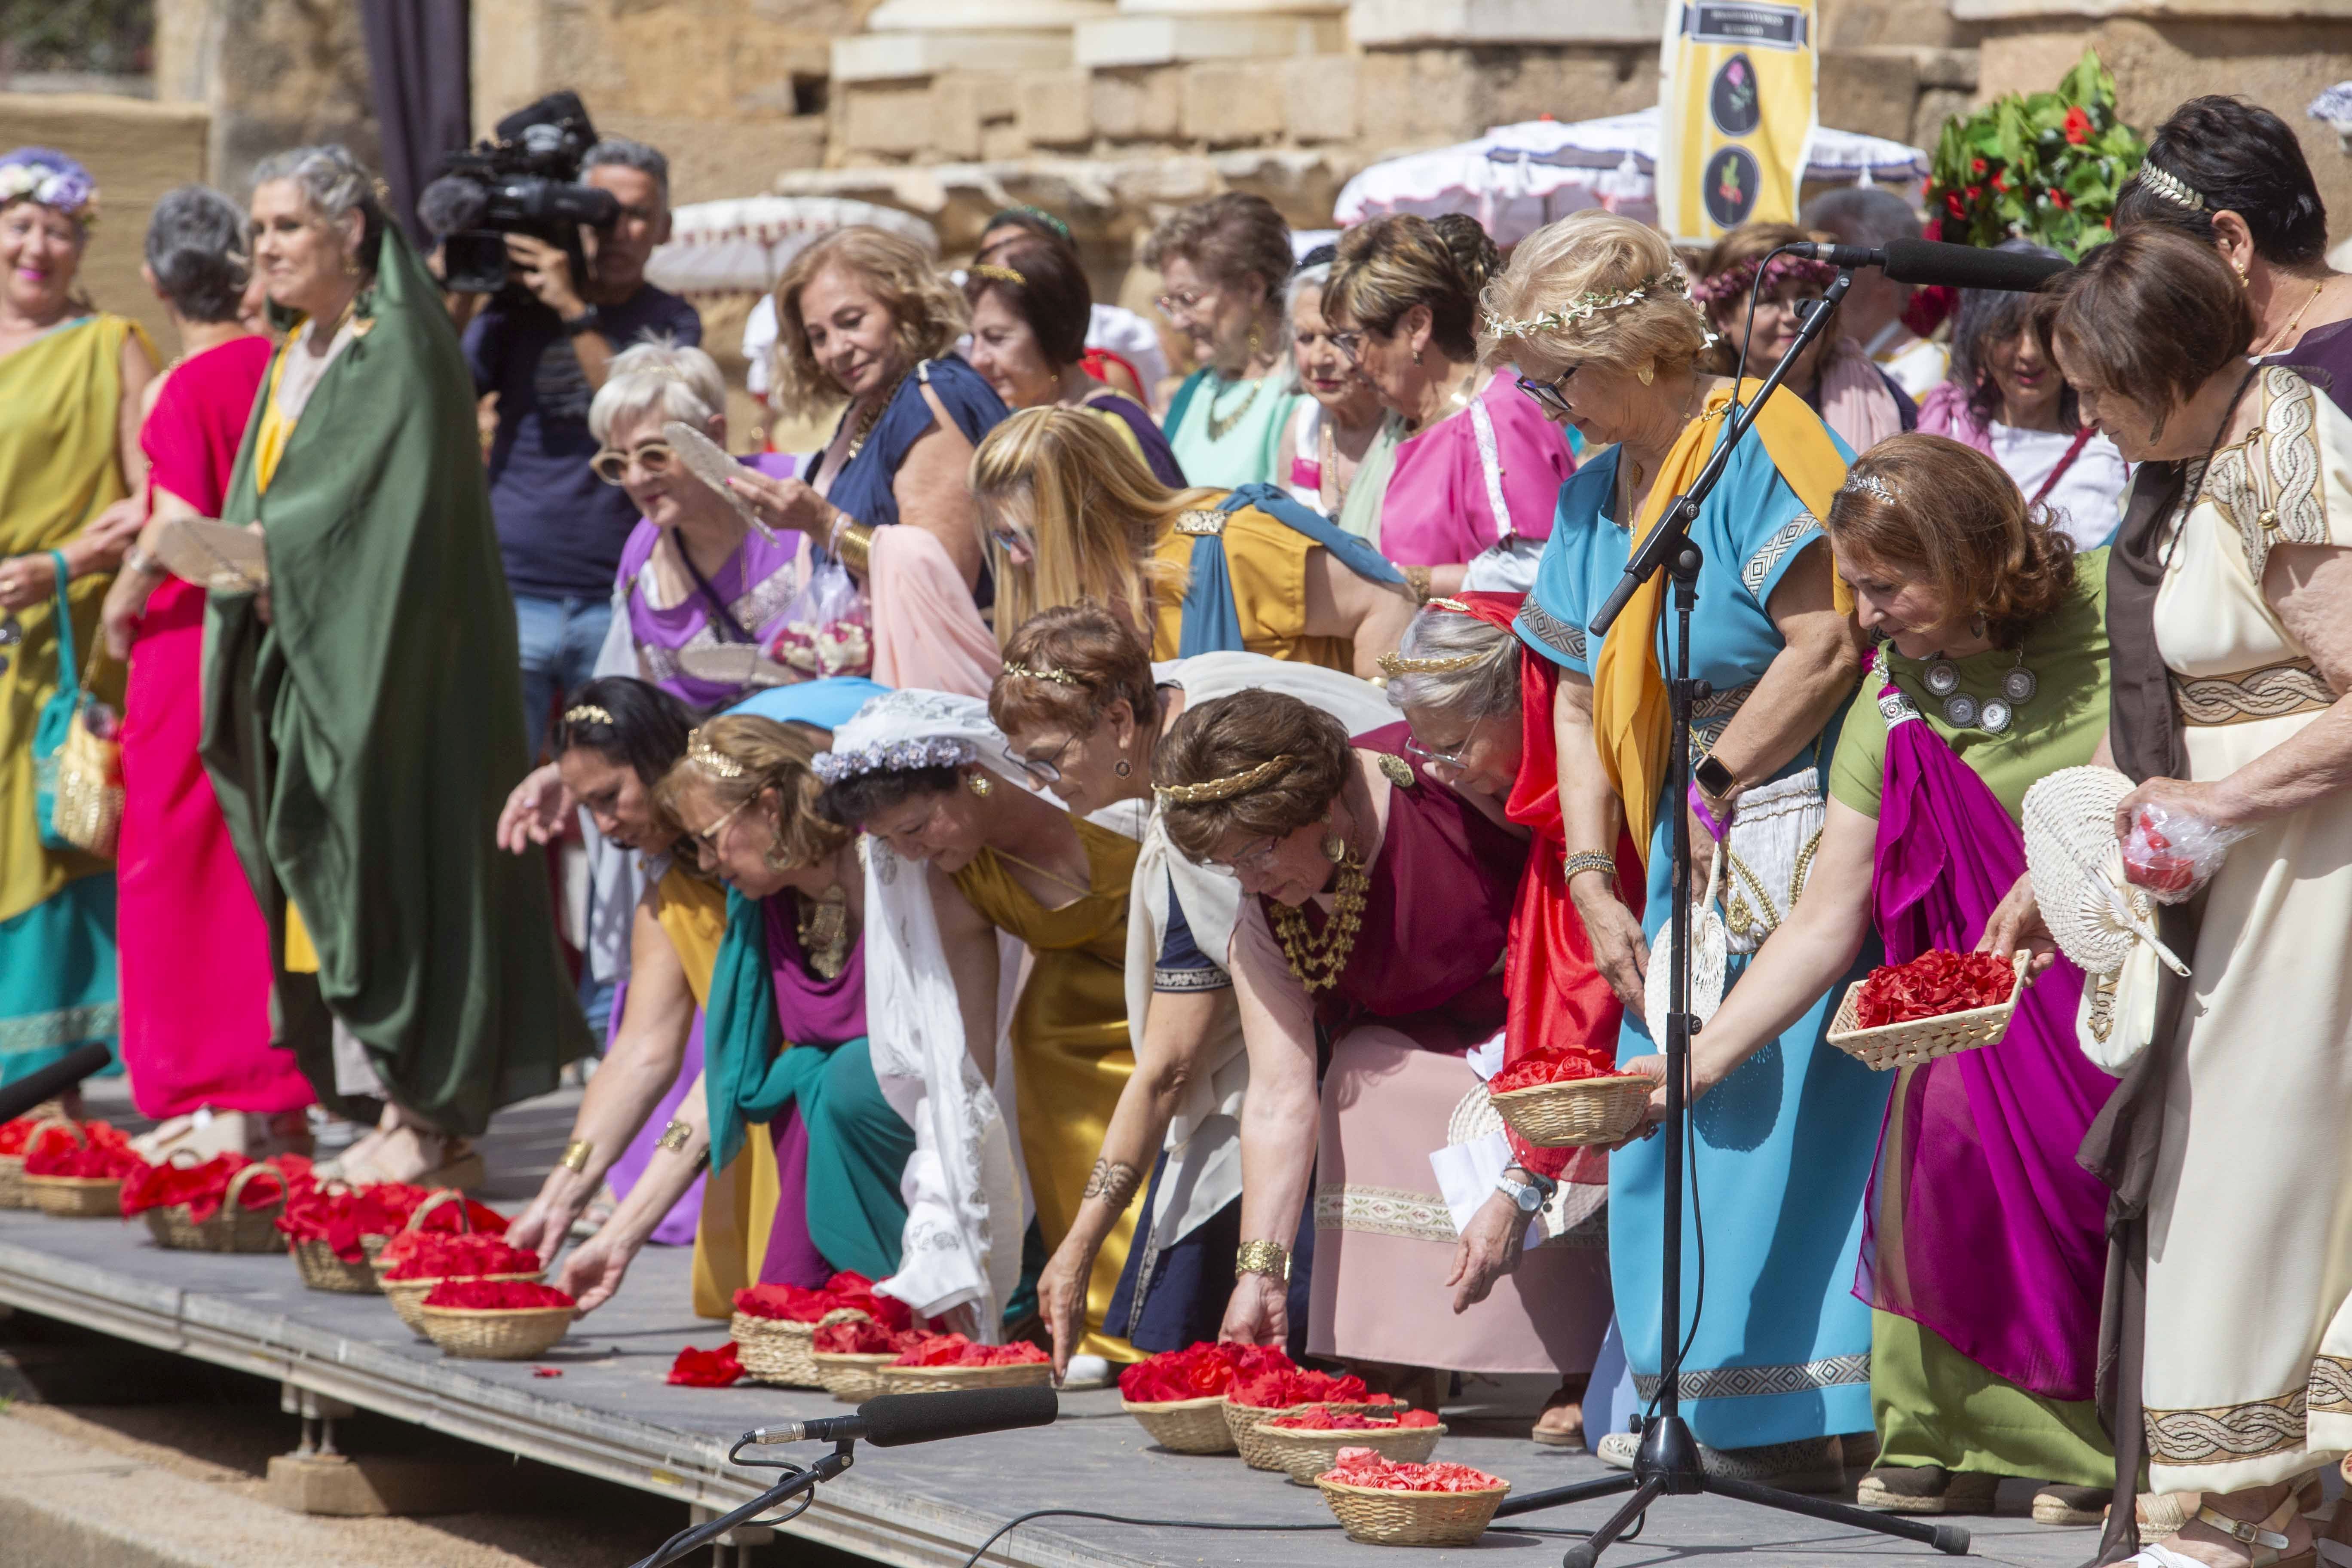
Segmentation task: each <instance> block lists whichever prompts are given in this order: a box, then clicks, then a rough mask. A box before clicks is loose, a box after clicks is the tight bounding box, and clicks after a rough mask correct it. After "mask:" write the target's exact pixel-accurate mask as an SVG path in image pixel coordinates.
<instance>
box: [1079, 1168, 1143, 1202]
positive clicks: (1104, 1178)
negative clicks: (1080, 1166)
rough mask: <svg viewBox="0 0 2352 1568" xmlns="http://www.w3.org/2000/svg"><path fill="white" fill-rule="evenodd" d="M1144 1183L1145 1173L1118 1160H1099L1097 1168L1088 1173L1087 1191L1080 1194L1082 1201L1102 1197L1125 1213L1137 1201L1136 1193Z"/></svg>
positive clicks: (1104, 1200)
mask: <svg viewBox="0 0 2352 1568" xmlns="http://www.w3.org/2000/svg"><path fill="white" fill-rule="evenodd" d="M1142 1185H1143V1173H1142V1172H1140V1171H1139V1170H1137V1169H1136V1168H1135V1167H1134V1166H1132V1165H1129V1164H1123V1163H1120V1162H1118V1161H1117V1160H1097V1161H1096V1162H1095V1168H1094V1169H1093V1170H1092V1171H1090V1172H1088V1173H1087V1186H1086V1191H1084V1192H1082V1193H1080V1194H1078V1198H1079V1201H1080V1202H1084V1201H1085V1200H1086V1199H1087V1198H1100V1199H1102V1200H1103V1202H1105V1203H1107V1204H1108V1205H1110V1206H1111V1208H1112V1209H1113V1210H1114V1211H1116V1212H1118V1213H1119V1214H1125V1213H1126V1212H1127V1210H1128V1205H1130V1204H1132V1203H1134V1202H1135V1194H1136V1192H1137V1190H1138V1189H1139V1188H1140V1187H1141V1186H1142Z"/></svg>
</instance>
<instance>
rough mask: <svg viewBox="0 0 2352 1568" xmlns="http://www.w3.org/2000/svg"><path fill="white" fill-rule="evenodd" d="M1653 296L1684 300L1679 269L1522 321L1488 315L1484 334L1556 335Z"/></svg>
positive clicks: (1596, 293) (1684, 283)
mask: <svg viewBox="0 0 2352 1568" xmlns="http://www.w3.org/2000/svg"><path fill="white" fill-rule="evenodd" d="M1656 292H1664V293H1666V294H1668V295H1669V297H1685V298H1686V297H1687V296H1688V295H1689V293H1690V279H1687V278H1685V277H1684V276H1683V273H1682V269H1681V268H1672V267H1670V268H1667V269H1666V270H1665V271H1664V272H1661V273H1659V274H1657V275H1656V276H1655V277H1653V278H1644V279H1642V281H1640V282H1639V283H1636V284H1635V285H1633V287H1632V288H1631V289H1596V290H1594V291H1592V292H1591V293H1588V294H1580V295H1578V296H1577V297H1576V298H1575V299H1574V300H1571V301H1570V302H1569V303H1568V304H1566V305H1563V306H1562V307H1560V308H1559V310H1546V311H1544V312H1543V313H1542V314H1541V315H1538V316H1530V317H1528V319H1527V320H1525V321H1519V320H1517V319H1516V318H1514V317H1510V316H1495V315H1490V316H1488V317H1487V318H1486V331H1489V332H1491V333H1493V334H1494V335H1495V336H1496V337H1498V338H1524V337H1531V336H1533V335H1534V334H1535V333H1537V332H1546V331H1559V329H1560V328H1562V327H1565V326H1568V325H1570V324H1571V323H1573V322H1577V321H1591V319H1592V318H1593V317H1595V316H1597V315H1599V314H1601V312H1602V311H1603V310H1623V309H1624V308H1625V307H1626V306H1628V305H1633V304H1638V303H1639V302H1641V301H1642V300H1647V299H1649V298H1650V297H1651V296H1652V294H1653V293H1656Z"/></svg>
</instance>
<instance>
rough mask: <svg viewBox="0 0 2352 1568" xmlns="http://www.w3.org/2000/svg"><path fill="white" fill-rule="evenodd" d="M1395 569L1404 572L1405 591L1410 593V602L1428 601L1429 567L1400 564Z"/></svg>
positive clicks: (1421, 602)
mask: <svg viewBox="0 0 2352 1568" xmlns="http://www.w3.org/2000/svg"><path fill="white" fill-rule="evenodd" d="M1397 570H1398V571H1400V572H1402V573H1403V574H1404V586H1405V591H1406V592H1407V593H1409V594H1411V595H1412V602H1413V603H1414V604H1416V605H1426V604H1427V603H1429V568H1428V567H1426V566H1400V567H1398V568H1397Z"/></svg>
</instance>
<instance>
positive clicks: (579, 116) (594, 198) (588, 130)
mask: <svg viewBox="0 0 2352 1568" xmlns="http://www.w3.org/2000/svg"><path fill="white" fill-rule="evenodd" d="M595 144H596V128H595V127H594V126H593V125H592V124H590V123H589V121H588V109H587V106H586V105H584V104H583V103H582V102H581V101H580V95H579V94H578V93H576V92H568V91H567V92H551V93H549V94H548V95H547V96H546V97H545V98H542V99H541V100H539V101H538V102H537V103H534V104H531V105H530V106H529V107H528V108H524V109H519V110H515V111H514V112H513V113H512V114H509V115H508V116H507V117H506V118H505V119H504V120H501V121H499V123H498V128H497V135H496V137H495V138H494V139H492V140H489V141H485V142H480V143H478V144H477V145H476V146H475V148H474V149H473V151H471V152H467V153H450V154H449V156H448V158H447V160H446V162H445V163H443V164H442V171H441V175H440V177H439V178H438V179H436V180H435V181H434V182H433V183H432V184H429V185H427V186H425V189H424V190H423V191H421V192H419V193H418V195H417V198H416V214H417V216H418V217H419V218H421V219H423V220H424V223H425V227H426V228H428V229H430V230H432V231H433V233H434V234H435V235H436V236H438V237H440V239H441V263H442V277H443V280H444V282H445V283H446V286H447V287H448V288H450V289H455V290H456V291H457V292H459V293H463V294H508V295H509V298H516V297H519V298H520V299H526V300H527V299H529V298H530V295H529V293H528V292H527V291H526V290H524V289H521V288H520V286H518V285H516V284H515V283H513V282H512V281H511V279H510V276H509V264H508V259H507V242H506V237H507V236H508V235H509V234H527V235H530V237H533V238H534V239H543V240H545V241H546V242H547V243H548V244H550V245H553V246H559V247H562V250H563V252H564V253H565V254H566V255H567V256H569V257H571V258H572V279H573V280H574V281H575V282H576V283H580V284H585V283H586V281H587V279H588V258H587V257H586V255H585V254H584V253H583V250H582V248H581V244H580V226H581V225H583V224H585V225H587V226H589V227H591V228H610V227H611V226H613V225H614V223H615V222H617V221H619V218H620V216H621V204H620V203H619V201H617V200H616V199H614V195H613V193H612V192H610V191H600V190H598V189H596V188H595V187H594V186H593V185H583V184H580V183H579V181H580V162H581V160H582V159H583V157H585V156H586V155H587V153H588V149H589V148H591V147H593V146H594V145H595Z"/></svg>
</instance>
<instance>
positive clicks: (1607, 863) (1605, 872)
mask: <svg viewBox="0 0 2352 1568" xmlns="http://www.w3.org/2000/svg"><path fill="white" fill-rule="evenodd" d="M1584 871H1598V872H1600V873H1601V875H1602V876H1604V877H1606V878H1608V879H1610V880H1611V881H1612V882H1613V881H1615V880H1616V879H1617V857H1615V856H1614V855H1603V854H1601V852H1600V851H1599V850H1597V849H1586V850H1583V851H1581V852H1580V853H1578V854H1575V855H1570V856H1567V857H1565V858H1562V859H1561V861H1560V863H1559V875H1560V880H1562V881H1564V882H1565V881H1573V880H1574V879H1576V877H1577V875H1578V874H1579V873H1580V872H1584Z"/></svg>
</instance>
